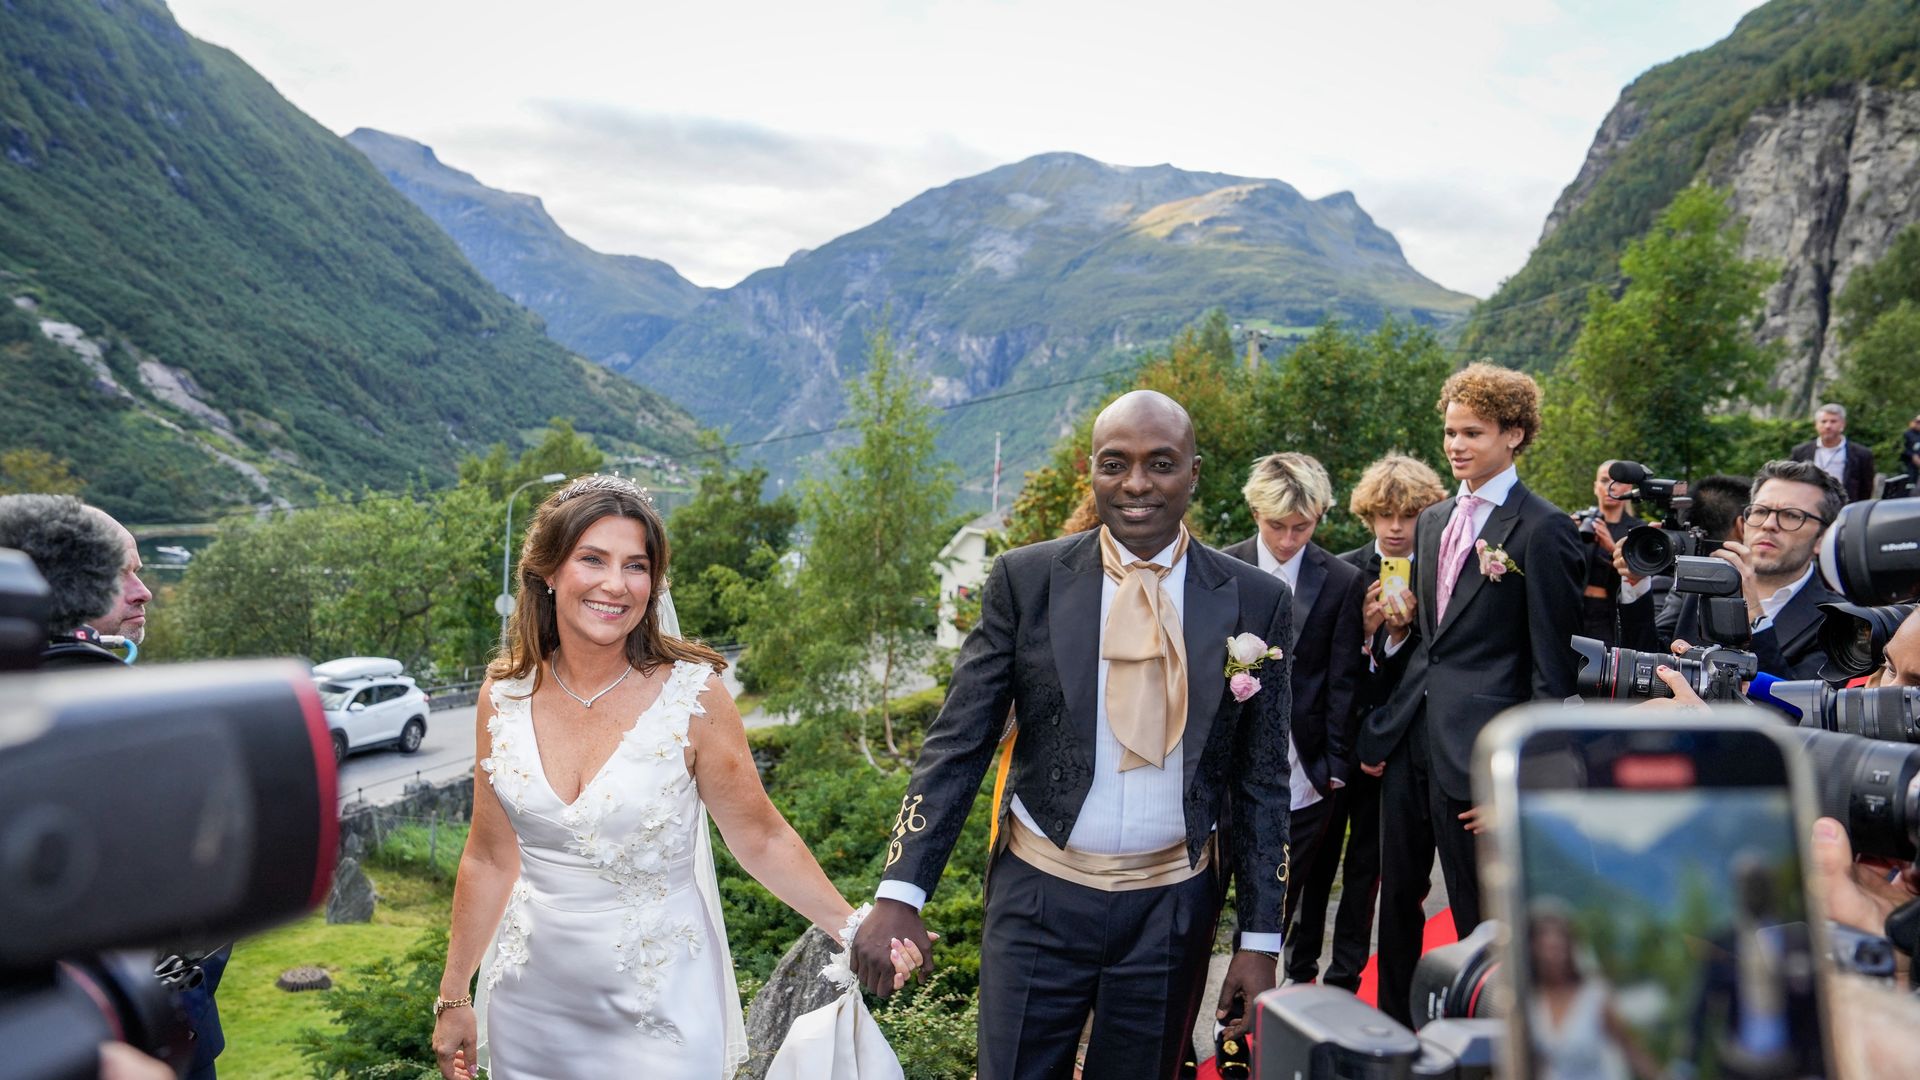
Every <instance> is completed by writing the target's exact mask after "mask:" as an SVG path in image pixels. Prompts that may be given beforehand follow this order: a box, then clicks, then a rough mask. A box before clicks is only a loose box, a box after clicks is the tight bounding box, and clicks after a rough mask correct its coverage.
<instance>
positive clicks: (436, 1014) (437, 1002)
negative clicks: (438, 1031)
mask: <svg viewBox="0 0 1920 1080" xmlns="http://www.w3.org/2000/svg"><path fill="white" fill-rule="evenodd" d="M471 1004H473V995H472V994H468V995H467V996H465V997H457V998H454V999H453V1000H451V1001H449V1000H447V999H446V998H443V997H436V998H434V999H433V1018H434V1019H435V1020H438V1019H440V1014H441V1013H443V1012H446V1011H447V1010H448V1009H458V1008H460V1007H461V1006H463V1005H471Z"/></svg>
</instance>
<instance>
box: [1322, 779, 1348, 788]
mask: <svg viewBox="0 0 1920 1080" xmlns="http://www.w3.org/2000/svg"><path fill="white" fill-rule="evenodd" d="M1327 786H1328V787H1330V788H1332V789H1333V790H1335V791H1339V790H1340V789H1341V788H1343V787H1346V786H1347V782H1346V781H1345V780H1342V779H1340V778H1339V777H1337V776H1330V777H1328V778H1327Z"/></svg>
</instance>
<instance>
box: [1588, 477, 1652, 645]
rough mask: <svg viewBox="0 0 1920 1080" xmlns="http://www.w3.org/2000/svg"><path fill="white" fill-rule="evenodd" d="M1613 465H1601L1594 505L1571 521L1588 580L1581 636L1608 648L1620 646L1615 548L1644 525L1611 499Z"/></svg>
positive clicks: (1624, 505) (1623, 503)
mask: <svg viewBox="0 0 1920 1080" xmlns="http://www.w3.org/2000/svg"><path fill="white" fill-rule="evenodd" d="M1612 466H1613V462H1612V461H1611V460H1609V461H1603V462H1601V463H1600V468H1599V469H1598V470H1597V471H1596V472H1595V473H1594V475H1593V505H1592V506H1590V507H1588V508H1587V509H1586V510H1583V511H1581V512H1580V513H1578V514H1575V515H1573V520H1574V523H1575V524H1576V525H1578V526H1579V527H1580V539H1582V540H1585V541H1587V546H1586V556H1587V580H1586V587H1585V589H1584V590H1583V591H1582V594H1581V596H1582V599H1581V606H1580V611H1581V623H1582V630H1581V633H1583V634H1585V635H1586V636H1588V637H1590V638H1597V639H1599V640H1600V641H1602V642H1604V643H1605V644H1606V646H1607V647H1608V648H1612V647H1613V646H1615V645H1618V644H1620V640H1619V638H1620V635H1619V633H1618V629H1617V626H1618V624H1617V621H1616V619H1615V618H1614V605H1615V604H1617V603H1618V602H1619V600H1620V595H1619V594H1620V584H1621V575H1620V571H1619V570H1617V569H1615V567H1614V565H1613V563H1614V548H1615V547H1616V546H1617V544H1618V541H1619V539H1620V538H1621V537H1623V536H1625V535H1627V532H1628V531H1629V530H1632V529H1635V528H1638V527H1639V526H1641V525H1644V524H1646V522H1644V521H1641V520H1640V518H1639V517H1637V516H1635V515H1634V513H1633V511H1631V510H1629V509H1628V508H1627V500H1625V499H1616V498H1614V497H1613V481H1612V479H1611V478H1610V477H1609V476H1608V475H1607V470H1608V469H1609V468H1611V467H1612Z"/></svg>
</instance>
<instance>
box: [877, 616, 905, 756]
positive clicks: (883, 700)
mask: <svg viewBox="0 0 1920 1080" xmlns="http://www.w3.org/2000/svg"><path fill="white" fill-rule="evenodd" d="M892 687H893V639H892V638H888V639H887V661H886V664H885V666H883V667H882V668H881V669H880V723H881V724H882V725H883V726H884V727H885V730H886V733H887V753H888V754H891V755H892V756H893V757H895V758H898V757H899V756H900V746H899V744H897V743H896V742H894V739H893V709H892V703H891V702H890V701H889V700H888V697H887V694H888V691H889V690H890V689H891V688H892Z"/></svg>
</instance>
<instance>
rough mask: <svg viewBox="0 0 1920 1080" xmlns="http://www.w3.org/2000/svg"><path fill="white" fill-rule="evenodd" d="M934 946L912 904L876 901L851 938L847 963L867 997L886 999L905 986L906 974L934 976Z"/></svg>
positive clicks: (931, 936) (883, 900)
mask: <svg viewBox="0 0 1920 1080" xmlns="http://www.w3.org/2000/svg"><path fill="white" fill-rule="evenodd" d="M933 942H934V937H933V935H931V934H929V933H927V927H926V924H925V923H923V922H921V921H920V913H919V912H918V911H916V910H914V908H913V906H912V905H911V904H903V903H901V902H900V901H898V900H887V899H880V900H875V901H874V902H873V910H872V911H871V912H868V913H867V917H866V919H865V920H863V921H862V922H861V923H860V929H859V930H858V931H856V932H855V933H854V935H853V949H852V955H851V956H849V957H848V958H847V962H848V964H849V966H851V967H852V968H853V973H854V975H855V976H857V977H858V978H859V979H860V985H861V986H863V987H865V988H866V989H867V992H868V993H870V994H873V995H875V996H876V997H887V996H888V995H890V994H892V993H893V992H894V991H895V990H898V989H900V988H901V987H902V986H905V985H906V983H907V976H908V975H909V974H915V973H917V974H919V975H923V976H924V975H931V974H933Z"/></svg>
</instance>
